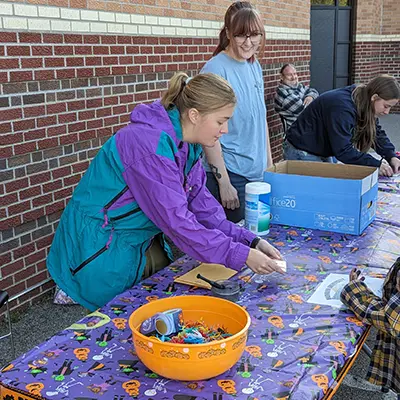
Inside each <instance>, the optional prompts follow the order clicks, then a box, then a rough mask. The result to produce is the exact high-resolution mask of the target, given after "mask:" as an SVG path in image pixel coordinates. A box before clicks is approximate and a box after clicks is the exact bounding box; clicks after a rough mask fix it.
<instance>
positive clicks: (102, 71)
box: [94, 67, 111, 76]
mask: <svg viewBox="0 0 400 400" xmlns="http://www.w3.org/2000/svg"><path fill="white" fill-rule="evenodd" d="M94 71H95V72H94V74H95V76H108V75H110V74H111V69H110V67H104V68H95V70H94Z"/></svg>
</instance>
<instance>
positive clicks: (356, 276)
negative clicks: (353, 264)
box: [349, 268, 365, 282]
mask: <svg viewBox="0 0 400 400" xmlns="http://www.w3.org/2000/svg"><path fill="white" fill-rule="evenodd" d="M360 276H361V271H360V270H359V269H357V268H353V269H352V270H351V271H350V276H349V280H350V282H351V281H361V282H362V281H363V280H365V277H364V276H363V277H361V278H360Z"/></svg>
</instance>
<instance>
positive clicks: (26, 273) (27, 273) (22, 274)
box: [14, 265, 36, 282]
mask: <svg viewBox="0 0 400 400" xmlns="http://www.w3.org/2000/svg"><path fill="white" fill-rule="evenodd" d="M35 272H36V268H35V266H34V265H31V266H29V267H27V268H24V269H23V270H21V271H19V272H18V273H16V274H15V275H14V280H15V282H23V281H25V280H26V279H28V278H30V277H31V276H32V275H34V274H35Z"/></svg>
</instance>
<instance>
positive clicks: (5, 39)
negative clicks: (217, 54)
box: [0, 32, 18, 43]
mask: <svg viewBox="0 0 400 400" xmlns="http://www.w3.org/2000/svg"><path fill="white" fill-rule="evenodd" d="M17 41H18V38H17V34H16V33H12V32H1V35H0V43H9V42H17Z"/></svg>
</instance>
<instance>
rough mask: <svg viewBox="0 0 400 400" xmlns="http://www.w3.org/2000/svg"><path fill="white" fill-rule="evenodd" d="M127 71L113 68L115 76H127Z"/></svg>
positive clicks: (123, 68)
mask: <svg viewBox="0 0 400 400" xmlns="http://www.w3.org/2000/svg"><path fill="white" fill-rule="evenodd" d="M126 71H127V69H126V67H112V68H111V73H112V74H113V75H126V73H127V72H126Z"/></svg>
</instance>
